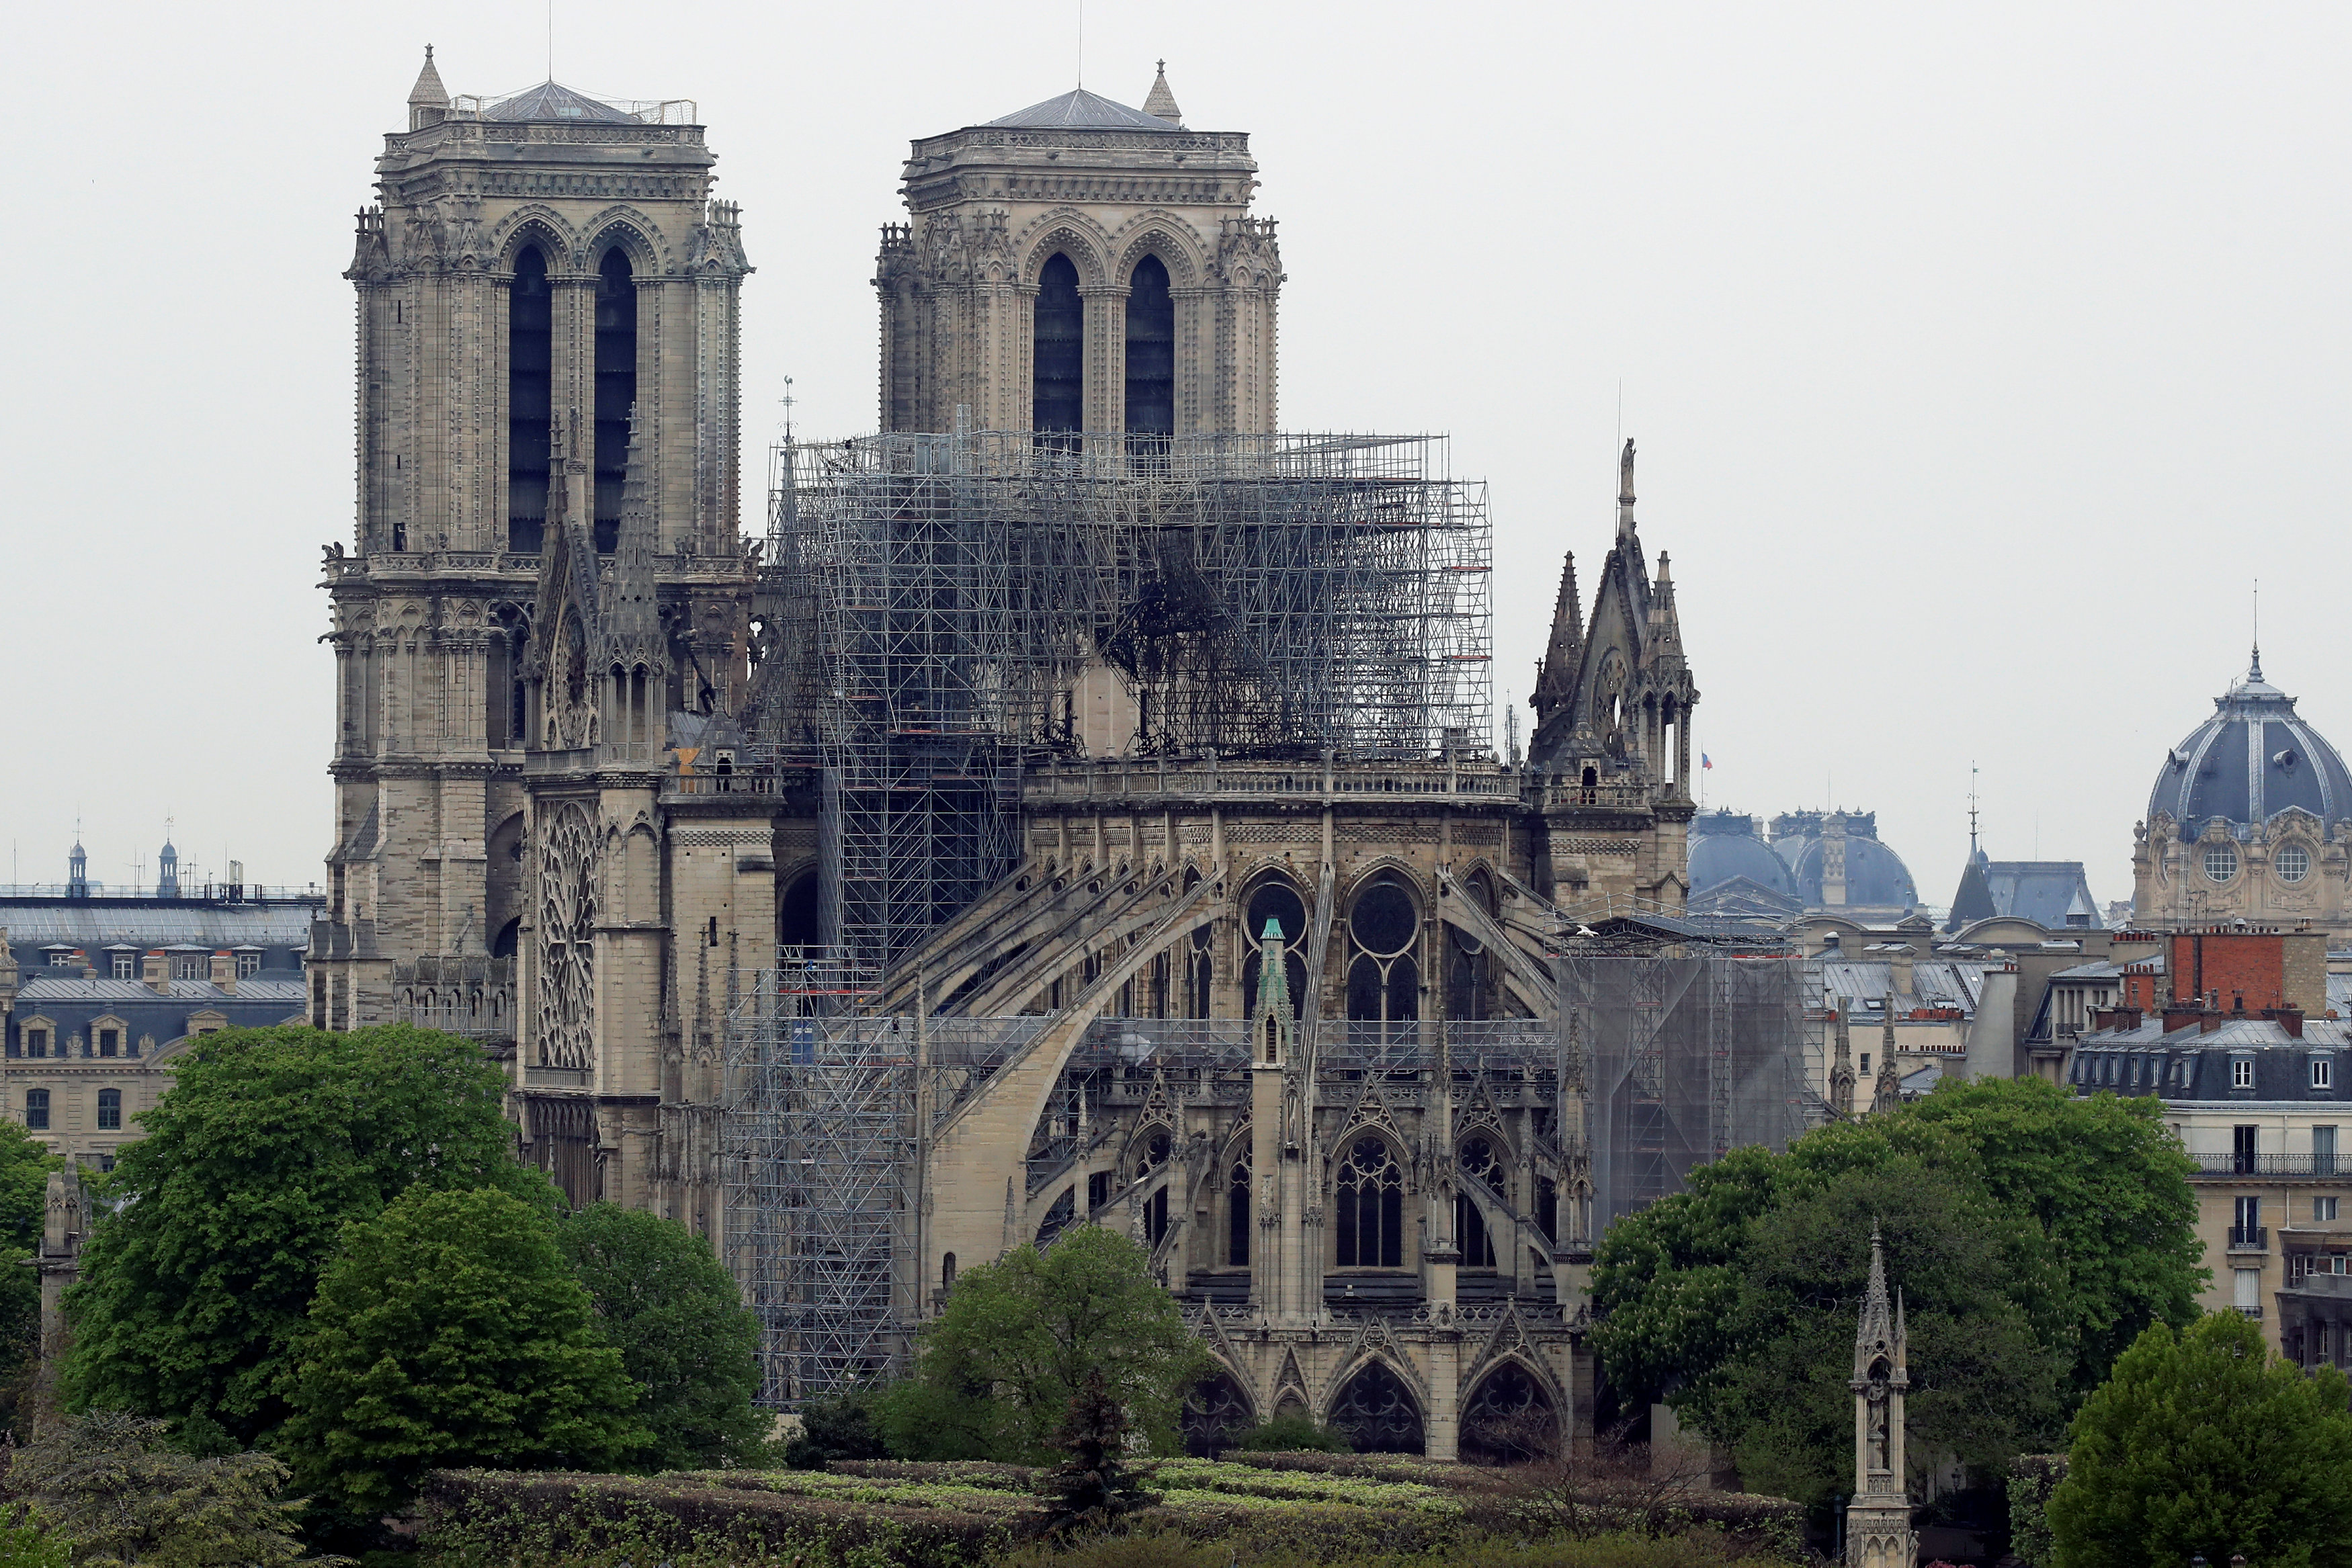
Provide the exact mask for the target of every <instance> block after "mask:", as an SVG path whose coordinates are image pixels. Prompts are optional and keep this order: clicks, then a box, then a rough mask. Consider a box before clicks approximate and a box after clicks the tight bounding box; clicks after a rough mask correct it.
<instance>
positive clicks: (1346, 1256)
mask: <svg viewBox="0 0 2352 1568" xmlns="http://www.w3.org/2000/svg"><path fill="white" fill-rule="evenodd" d="M1333 1185H1334V1186H1335V1189H1336V1193H1335V1196H1336V1197H1338V1199H1339V1201H1338V1203H1337V1204H1336V1205H1335V1207H1337V1208H1338V1210H1339V1267H1340V1268H1342V1269H1397V1268H1402V1267H1403V1264H1404V1171H1403V1168H1402V1166H1399V1165H1398V1164H1397V1160H1396V1155H1395V1154H1394V1152H1393V1151H1391V1149H1390V1148H1389V1145H1388V1140H1387V1139H1385V1138H1381V1137H1379V1136H1377V1135H1375V1134H1370V1133H1367V1134H1365V1135H1364V1136H1362V1137H1360V1138H1358V1139H1357V1140H1356V1141H1355V1142H1354V1143H1353V1144H1351V1145H1349V1147H1348V1154H1347V1157H1346V1158H1344V1159H1342V1160H1341V1161H1340V1162H1339V1179H1338V1181H1337V1182H1335V1183H1334V1184H1333Z"/></svg>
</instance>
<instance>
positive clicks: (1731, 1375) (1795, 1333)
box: [1676, 1153, 2063, 1503]
mask: <svg viewBox="0 0 2352 1568" xmlns="http://www.w3.org/2000/svg"><path fill="white" fill-rule="evenodd" d="M1873 1226H1877V1227H1878V1228H1880V1229H1881V1231H1882V1233H1883V1235H1884V1238H1885V1247H1886V1257H1887V1261H1888V1264H1889V1268H1890V1271H1891V1272H1893V1273H1894V1275H1895V1281H1896V1284H1897V1287H1898V1288H1899V1290H1900V1291H1901V1292H1902V1295H1903V1301H1904V1307H1905V1315H1906V1319H1907V1327H1908V1340H1909V1349H1910V1354H1909V1368H1910V1377H1911V1392H1910V1396H1909V1398H1908V1401H1907V1406H1908V1409H1907V1414H1908V1416H1909V1425H1910V1431H1911V1453H1912V1456H1913V1458H1914V1459H1915V1460H1916V1461H1917V1462H1918V1463H1920V1464H1921V1465H1923V1466H1924V1465H1925V1463H1926V1462H1927V1460H1928V1459H1929V1458H1933V1457H1936V1456H1940V1455H1949V1456H1951V1457H1953V1458H1958V1459H1959V1460H1960V1461H1962V1462H1963V1463H1965V1464H1968V1465H1970V1466H1972V1467H1976V1468H1979V1469H1983V1468H1988V1467H1996V1466H2000V1465H2004V1464H2006V1463H2007V1461H2008V1459H2009V1458H2010V1456H2011V1455H2012V1454H2014V1453H2016V1452H2017V1451H2018V1450H2019V1448H2021V1447H2022V1446H2024V1445H2026V1444H2028V1443H2031V1442H2036V1441H2041V1440H2043V1439H2045V1438H2048V1437H2054V1436H2055V1434H2056V1431H2057V1427H2058V1424H2059V1422H2060V1420H2061V1419H2062V1418H2063V1408H2062V1406H2060V1404H2059V1402H2058V1398H2057V1395H2056V1386H2057V1378H2058V1364H2057V1358H2056V1356H2055V1355H2054V1354H2053V1353H2052V1352H2051V1351H2050V1349H2049V1348H2048V1347H2047V1345H2046V1344H2045V1343H2042V1336H2041V1335H2039V1334H2037V1333H2036V1329H2035V1324H2034V1322H2032V1319H2031V1318H2030V1317H2029V1315H2028V1313H2027V1312H2026V1310H2025V1309H2024V1308H2023V1307H2021V1305H2020V1304H2019V1303H2018V1301H2017V1299H2016V1298H2017V1297H2018V1296H2020V1295H2021V1294H2027V1293H2029V1292H2027V1291H2025V1290H2024V1289H2022V1282H2023V1281H2029V1280H2031V1279H2032V1275H2033V1270H2034V1266H2035V1263H2036V1261H2037V1260H2038V1255H2039V1254H2040V1252H2041V1251H2042V1248H2041V1246H2040V1244H2039V1238H2038V1237H2036V1236H2035V1235H2033V1234H2032V1232H2031V1231H2030V1229H2029V1228H2026V1227H2024V1226H2022V1225H2021V1224H2020V1223H2019V1222H2018V1220H2017V1219H2016V1218H2015V1217H2014V1216H2013V1215H2011V1213H2010V1212H2009V1211H2007V1210H2006V1209H2004V1208H2002V1207H2000V1205H1998V1204H1996V1203H1994V1202H1993V1201H1992V1200H1991V1199H1990V1197H1987V1196H1986V1194H1985V1192H1984V1190H1983V1188H1982V1187H1981V1186H1979V1185H1978V1184H1977V1183H1975V1182H1973V1181H1972V1180H1970V1179H1969V1176H1968V1174H1967V1172H1966V1170H1965V1169H1964V1168H1963V1169H1959V1170H1955V1169H1953V1168H1951V1167H1950V1166H1943V1165H1939V1164H1937V1163H1934V1162H1932V1161H1930V1160H1928V1159H1925V1158H1922V1157H1921V1156H1919V1155H1916V1154H1908V1153H1906V1154H1898V1155H1893V1156H1891V1157H1889V1158H1887V1159H1886V1160H1885V1161H1884V1162H1883V1163H1881V1164H1879V1165H1876V1166H1858V1167H1855V1168H1853V1169H1849V1170H1844V1171H1841V1172H1838V1173H1837V1174H1835V1175H1834V1176H1830V1177H1828V1178H1826V1179H1824V1180H1822V1181H1821V1182H1819V1183H1818V1184H1811V1185H1807V1186H1802V1187H1801V1188H1800V1189H1799V1190H1798V1191H1796V1192H1795V1193H1793V1194H1792V1195H1790V1197H1788V1198H1787V1199H1786V1200H1785V1201H1784V1202H1783V1203H1781V1204H1780V1206H1779V1207H1776V1208H1775V1209H1774V1210H1773V1211H1772V1212H1771V1213H1769V1214H1768V1215H1764V1216H1760V1217H1759V1218H1758V1219H1757V1220H1756V1222H1755V1223H1754V1224H1753V1225H1752V1226H1751V1227H1750V1229H1749V1239H1748V1247H1747V1248H1746V1249H1745V1250H1744V1252H1743V1255H1742V1260H1741V1268H1742V1273H1741V1277H1740V1280H1739V1283H1738V1291H1737V1293H1736V1295H1735V1297H1734V1300H1733V1304H1732V1308H1731V1311H1730V1313H1729V1316H1728V1318H1727V1322H1726V1324H1725V1327H1726V1328H1727V1331H1728V1333H1730V1334H1731V1336H1732V1337H1733V1339H1734V1341H1735V1343H1736V1344H1737V1346H1738V1348H1737V1349H1736V1350H1735V1351H1734V1352H1733V1353H1732V1354H1729V1355H1727V1356H1726V1357H1725V1358H1724V1359H1723V1360H1722V1361H1721V1362H1720V1363H1718V1364H1717V1367H1716V1369H1715V1370H1714V1372H1713V1374H1712V1375H1708V1376H1705V1377H1701V1378H1698V1379H1696V1380H1695V1381H1694V1382H1693V1383H1692V1384H1691V1385H1689V1386H1688V1387H1687V1388H1686V1389H1685V1390H1684V1391H1683V1394H1682V1396H1681V1397H1680V1398H1678V1399H1677V1401H1676V1403H1677V1405H1678V1406H1680V1407H1681V1408H1682V1409H1684V1410H1685V1411H1686V1412H1687V1413H1688V1414H1690V1415H1691V1416H1695V1417H1696V1423H1697V1425H1698V1426H1699V1427H1701V1428H1702V1429H1704V1430H1706V1431H1708V1432H1709V1433H1711V1434H1717V1435H1719V1436H1720V1437H1722V1439H1723V1440H1725V1441H1726V1442H1727V1443H1728V1444H1729V1445H1730V1447H1731V1448H1732V1452H1733V1454H1734V1456H1735V1457H1736V1458H1737V1459H1738V1465H1739V1471H1740V1478H1741V1480H1742V1483H1743V1484H1744V1485H1746V1486H1747V1487H1748V1489H1749V1490H1756V1491H1765V1492H1770V1493H1772V1494H1774V1495H1777V1496H1783V1497H1791V1498H1795V1499H1798V1500H1801V1501H1805V1502H1812V1503H1818V1502H1823V1501H1826V1500H1828V1499H1829V1498H1830V1497H1831V1496H1832V1494H1834V1493H1836V1492H1839V1491H1842V1490H1849V1489H1850V1488H1851V1487H1852V1485H1853V1388H1852V1385H1851V1379H1852V1377H1853V1336H1854V1327H1855V1322H1856V1319H1857V1317H1858V1315H1859V1313H1860V1312H1861V1308H1862V1300H1863V1296H1864V1291H1865V1290H1866V1289H1867V1287H1868V1282H1869V1273H1870V1239H1869V1238H1870V1231H1871V1229H1872V1228H1873Z"/></svg>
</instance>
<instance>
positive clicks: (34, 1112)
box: [25, 1089, 49, 1133]
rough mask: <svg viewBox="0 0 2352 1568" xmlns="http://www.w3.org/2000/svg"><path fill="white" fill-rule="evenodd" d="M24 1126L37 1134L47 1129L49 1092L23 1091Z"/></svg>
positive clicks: (41, 1090)
mask: <svg viewBox="0 0 2352 1568" xmlns="http://www.w3.org/2000/svg"><path fill="white" fill-rule="evenodd" d="M25 1125H26V1126H27V1127H30V1128H31V1129H32V1130H33V1131H35V1132H37V1133H46V1132H47V1131H48V1129H49V1092H48V1091H47V1090H46V1089H27V1090H26V1091H25Z"/></svg>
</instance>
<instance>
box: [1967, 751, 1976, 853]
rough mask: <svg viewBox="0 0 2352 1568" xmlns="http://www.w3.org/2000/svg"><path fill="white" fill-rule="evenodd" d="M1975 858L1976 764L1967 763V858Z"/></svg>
mask: <svg viewBox="0 0 2352 1568" xmlns="http://www.w3.org/2000/svg"><path fill="white" fill-rule="evenodd" d="M1976 858H1977V765H1976V764H1975V763H1973V762H1971V763H1969V860H1970V861H1974V860H1975V859H1976Z"/></svg>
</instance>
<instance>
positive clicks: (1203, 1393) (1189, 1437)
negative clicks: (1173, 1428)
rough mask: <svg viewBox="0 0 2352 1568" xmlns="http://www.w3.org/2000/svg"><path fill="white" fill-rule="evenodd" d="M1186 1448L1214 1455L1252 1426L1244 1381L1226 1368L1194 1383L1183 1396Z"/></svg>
mask: <svg viewBox="0 0 2352 1568" xmlns="http://www.w3.org/2000/svg"><path fill="white" fill-rule="evenodd" d="M1183 1424H1184V1451H1185V1452H1186V1453H1188V1454H1190V1455H1192V1457H1193V1458H1196V1459H1209V1458H1215V1457H1216V1456H1217V1455H1218V1454H1219V1453H1221V1452H1222V1451H1223V1450H1224V1449H1226V1448H1231V1447H1232V1446H1233V1440H1234V1438H1235V1437H1239V1436H1240V1435H1241V1434H1242V1433H1244V1432H1245V1431H1247V1430H1248V1429H1249V1427H1250V1426H1251V1421H1250V1402H1249V1396H1248V1395H1247V1394H1246V1393H1244V1391H1243V1389H1242V1385H1241V1380H1240V1379H1239V1378H1237V1377H1235V1376H1234V1375H1233V1374H1232V1373H1231V1372H1229V1371H1227V1370H1226V1369H1225V1368H1223V1367H1222V1366H1221V1367H1219V1368H1217V1369H1216V1370H1215V1371H1214V1372H1213V1373H1211V1374H1210V1375H1208V1376H1206V1377H1204V1378H1202V1379H1201V1381H1200V1382H1198V1383H1196V1384H1194V1385H1192V1392H1190V1393H1189V1394H1187V1395H1185V1396H1184V1423H1183Z"/></svg>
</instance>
